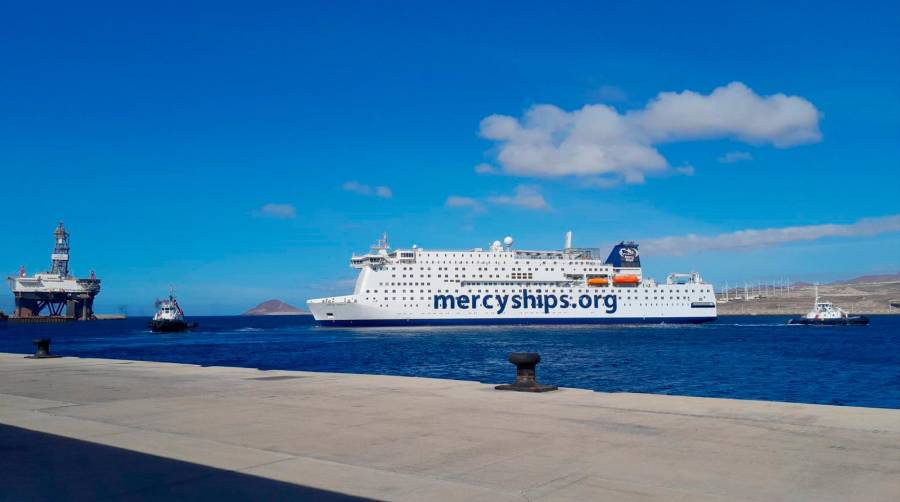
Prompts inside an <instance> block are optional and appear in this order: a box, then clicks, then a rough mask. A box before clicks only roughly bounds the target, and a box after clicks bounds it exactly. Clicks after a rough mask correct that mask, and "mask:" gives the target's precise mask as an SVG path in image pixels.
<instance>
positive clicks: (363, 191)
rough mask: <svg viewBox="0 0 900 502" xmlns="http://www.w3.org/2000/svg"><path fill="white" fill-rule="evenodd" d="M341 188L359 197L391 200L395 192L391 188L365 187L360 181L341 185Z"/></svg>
mask: <svg viewBox="0 0 900 502" xmlns="http://www.w3.org/2000/svg"><path fill="white" fill-rule="evenodd" d="M341 188H342V189H344V190H346V191H348V192H353V193H356V194H359V195H366V196H372V195H374V196H376V197H381V198H382V199H390V198H391V197H393V196H394V192H393V191H392V190H391V189H390V187H386V186H374V187H373V186H369V185H364V184H362V183H360V182H358V181H348V182H346V183H344V184H343V185H341Z"/></svg>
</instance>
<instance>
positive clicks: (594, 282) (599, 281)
mask: <svg viewBox="0 0 900 502" xmlns="http://www.w3.org/2000/svg"><path fill="white" fill-rule="evenodd" d="M587 284H588V286H608V285H609V279H607V278H605V277H591V278H590V279H588V280H587Z"/></svg>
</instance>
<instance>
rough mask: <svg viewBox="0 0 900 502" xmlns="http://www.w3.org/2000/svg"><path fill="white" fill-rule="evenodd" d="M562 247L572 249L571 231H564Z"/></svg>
mask: <svg viewBox="0 0 900 502" xmlns="http://www.w3.org/2000/svg"><path fill="white" fill-rule="evenodd" d="M564 249H572V231H571V230H569V231H568V232H566V246H565V248H564Z"/></svg>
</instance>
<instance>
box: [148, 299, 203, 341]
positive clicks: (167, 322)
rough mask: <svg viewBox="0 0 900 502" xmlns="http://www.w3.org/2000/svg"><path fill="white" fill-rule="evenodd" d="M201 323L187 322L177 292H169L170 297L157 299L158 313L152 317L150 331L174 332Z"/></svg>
mask: <svg viewBox="0 0 900 502" xmlns="http://www.w3.org/2000/svg"><path fill="white" fill-rule="evenodd" d="M197 326H199V324H197V323H195V322H186V321H185V320H184V311H183V310H181V306H180V305H178V300H176V299H175V294H174V293H172V292H171V291H170V292H169V298H167V299H165V300H156V314H154V315H153V318H152V319H150V331H155V332H158V333H174V332H178V331H185V330H188V329H192V328H196V327H197Z"/></svg>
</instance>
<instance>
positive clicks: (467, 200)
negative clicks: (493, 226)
mask: <svg viewBox="0 0 900 502" xmlns="http://www.w3.org/2000/svg"><path fill="white" fill-rule="evenodd" d="M444 206H445V207H451V208H463V209H470V210H472V211H474V212H476V213H480V212H483V211H484V210H485V208H484V204H482V203H481V201H479V200H478V199H474V198H472V197H461V196H458V195H451V196H449V197H447V201H446V202H445V203H444Z"/></svg>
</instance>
